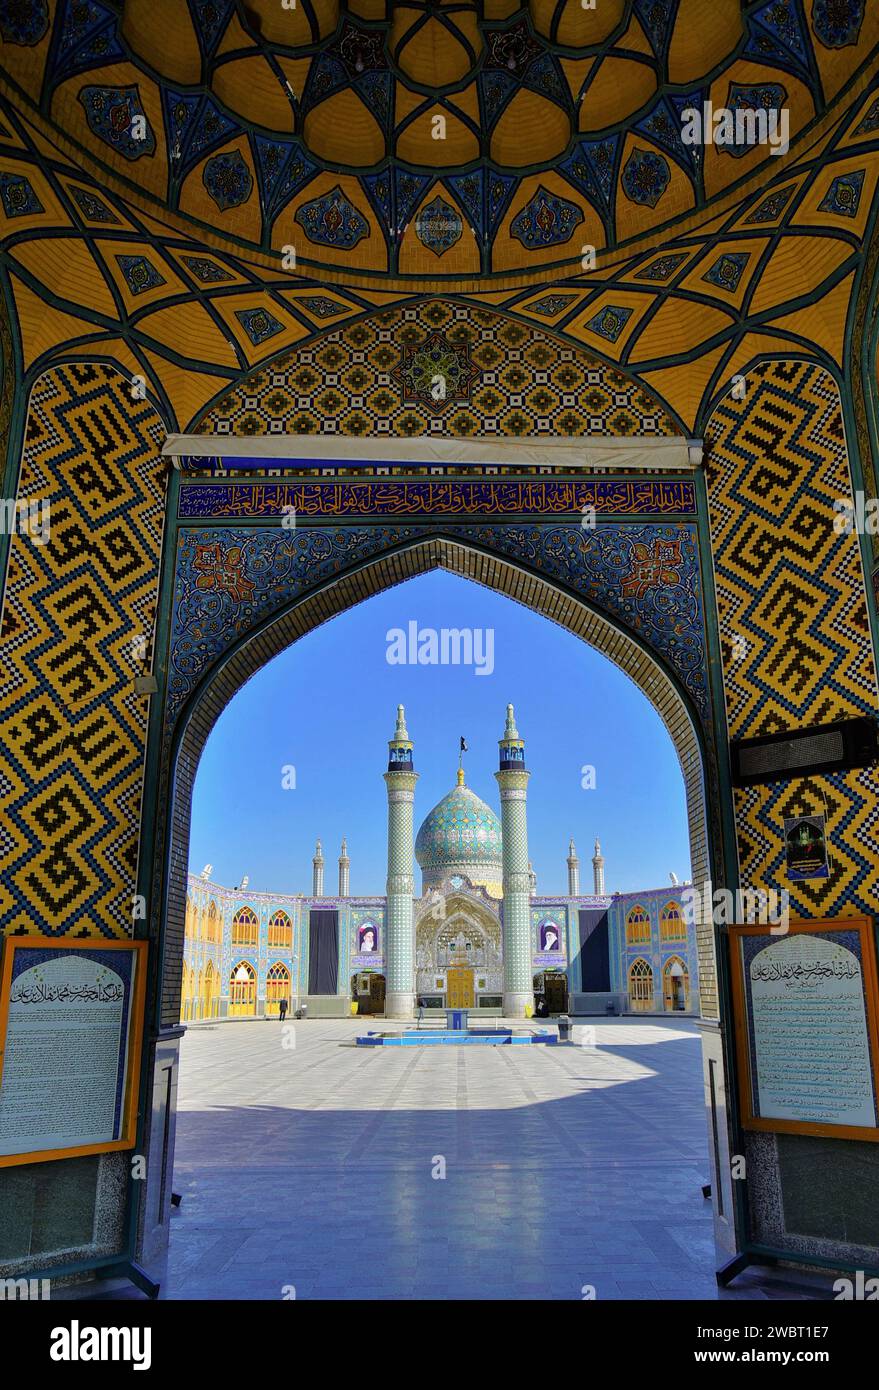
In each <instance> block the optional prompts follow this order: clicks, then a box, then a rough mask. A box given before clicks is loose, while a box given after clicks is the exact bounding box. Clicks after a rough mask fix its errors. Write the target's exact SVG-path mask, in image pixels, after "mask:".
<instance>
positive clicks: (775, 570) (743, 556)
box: [706, 361, 879, 916]
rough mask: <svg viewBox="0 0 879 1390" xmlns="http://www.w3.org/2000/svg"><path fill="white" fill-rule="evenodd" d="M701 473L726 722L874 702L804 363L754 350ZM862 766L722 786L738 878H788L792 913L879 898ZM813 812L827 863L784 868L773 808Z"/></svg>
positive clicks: (815, 713) (852, 550) (824, 430)
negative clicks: (730, 806) (731, 810)
mask: <svg viewBox="0 0 879 1390" xmlns="http://www.w3.org/2000/svg"><path fill="white" fill-rule="evenodd" d="M706 446H707V479H708V492H709V511H710V517H711V529H712V550H713V555H714V566H715V582H716V589H717V605H718V614H719V621H720V632H721V647H722V653H723V663H724V685H725V692H726V705H727V716H728V721H729V731H730V735H731V736H732V737H753V736H756V735H758V734H765V733H772V732H776V731H779V730H785V729H799V728H806V727H809V726H811V725H816V724H824V723H828V722H829V721H831V720H834V719H839V718H845V717H849V716H853V715H857V714H875V712H876V709H877V703H879V700H877V682H876V668H875V664H874V659H873V651H872V644H871V639H870V629H869V624H868V617H867V608H866V591H865V583H864V573H863V567H862V563H861V555H860V549H859V544H858V537H857V536H856V535H854V534H852V535H838V534H836V532H835V531H834V529H833V521H834V516H835V513H834V510H833V504H834V500H835V499H837V498H849V497H851V491H852V489H851V479H850V475H849V467H848V454H847V450H846V442H845V432H844V425H843V417H842V405H841V401H840V396H839V391H838V389H837V386H836V383H835V381H834V380H833V378H832V376H831V375H830V374H829V373H828V372H826V371H824V369H823V368H821V367H818V366H816V365H815V364H811V363H805V362H797V361H785V362H769V361H764V362H762V363H761V364H760V365H759V366H757V367H756V368H755V369H754V370H753V371H751V372H750V373H749V374H748V389H747V394H746V396H745V399H744V400H740V401H736V400H734V399H733V398H732V396H727V397H726V398H725V399H724V401H723V402H722V404H721V405H720V406H718V408H717V409H716V410H715V412H714V414H713V416H712V418H711V421H710V423H709V425H708V427H707V430H706ZM877 806H879V800H877V776H876V772H875V770H873V769H865V770H858V771H854V772H849V773H839V774H834V775H833V776H827V777H810V778H797V779H791V780H789V781H786V782H784V783H776V784H772V785H771V786H768V787H756V788H749V789H746V790H743V791H738V792H737V793H736V807H737V824H738V834H739V855H740V862H741V870H742V881H743V885H747V884H752V885H755V886H760V885H762V886H765V887H774V888H778V889H780V888H787V889H789V890H790V891H791V895H792V903H793V905H794V907H795V910H796V911H798V912H801V913H802V914H803V915H804V916H814V915H816V913H818V912H819V910H820V911H822V912H823V911H827V912H831V911H832V912H840V911H848V912H850V913H852V912H855V911H868V912H876V911H879V889H877V884H876V873H875V866H874V865H871V864H869V863H868V861H867V859H866V858H865V854H864V849H865V847H866V846H869V845H870V844H871V843H875V824H874V822H875V818H876V814H877ZM808 811H816V812H821V813H823V814H825V815H826V816H827V827H828V838H829V842H830V846H831V859H832V865H831V874H830V876H829V878H827V879H814V880H805V881H803V882H798V883H796V884H795V885H794V884H791V883H789V882H788V880H787V876H786V873H785V872H784V853H783V839H782V834H783V820H784V817H785V816H791V815H794V814H798V813H803V812H808Z"/></svg>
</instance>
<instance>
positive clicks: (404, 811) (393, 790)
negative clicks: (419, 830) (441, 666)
mask: <svg viewBox="0 0 879 1390" xmlns="http://www.w3.org/2000/svg"><path fill="white" fill-rule="evenodd" d="M417 781H418V773H417V772H416V771H415V768H414V766H413V763H412V742H411V740H410V738H409V734H408V733H407V731H406V712H405V710H404V709H403V706H402V705H398V706H397V727H396V728H395V730H394V737H393V738H392V739H389V740H388V770H387V772H386V773H385V784H386V786H387V789H388V884H387V914H388V915H387V925H386V927H385V976H386V981H387V984H386V994H385V1017H387V1018H412V1017H413V1016H414V1013H415V914H414V911H413V904H412V896H413V894H414V892H415V874H414V870H413V864H414V857H413V845H412V810H413V806H414V803H415V783H416V782H417Z"/></svg>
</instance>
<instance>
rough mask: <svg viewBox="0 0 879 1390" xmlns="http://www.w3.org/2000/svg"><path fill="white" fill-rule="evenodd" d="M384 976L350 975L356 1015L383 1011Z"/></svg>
mask: <svg viewBox="0 0 879 1390" xmlns="http://www.w3.org/2000/svg"><path fill="white" fill-rule="evenodd" d="M385 988H386V986H385V977H384V975H380V974H373V972H372V971H370V973H369V974H368V975H352V976H351V998H352V1000H353V1001H354V1002H355V1003H356V1004H357V1013H358V1015H361V1016H363V1015H369V1016H374V1015H376V1014H383V1013H384V1011H385Z"/></svg>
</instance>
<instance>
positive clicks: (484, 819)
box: [415, 772, 503, 897]
mask: <svg viewBox="0 0 879 1390" xmlns="http://www.w3.org/2000/svg"><path fill="white" fill-rule="evenodd" d="M415 858H416V859H417V860H418V863H419V866H420V868H421V872H422V877H423V886H424V889H425V891H426V890H427V889H428V888H430V887H432V886H434V885H437V884H440V883H442V881H443V879H446V878H449V877H450V876H451V875H452V874H462V875H464V876H465V877H466V878H469V879H470V881H471V883H473V884H476V885H477V886H479V887H484V888H486V889H488V891H489V892H490V893H492V895H493V896H498V897H500V896H501V883H502V879H503V866H502V853H501V823H500V821H499V820H498V818H497V816H496V815H495V813H494V811H493V810H492V809H491V807H490V806H487V805H486V803H485V802H484V801H483V800H481V798H480V797H478V796H477V795H476V793H475V792H473V791H471V790H470V788H469V787H468V786H465V784H464V774H463V772H459V773H458V783H457V786H455V787H453V788H452V790H451V791H450V792H449V793H448V795H447V796H444V797H443V799H442V801H439V802H438V803H437V805H436V806H434V808H433V810H432V811H431V812H430V813H429V815H428V816H426V817H425V819H424V821H423V822H422V825H421V829H420V830H419V831H418V836H417V838H416V840H415Z"/></svg>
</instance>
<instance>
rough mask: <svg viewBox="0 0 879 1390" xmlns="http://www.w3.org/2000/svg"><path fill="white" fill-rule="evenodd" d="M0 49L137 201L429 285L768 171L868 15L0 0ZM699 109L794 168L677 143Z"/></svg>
mask: <svg viewBox="0 0 879 1390" xmlns="http://www.w3.org/2000/svg"><path fill="white" fill-rule="evenodd" d="M0 38H2V45H0V66H2V68H3V69H4V70H5V74H6V86H7V90H9V89H10V88H15V89H17V92H18V95H19V97H21V96H25V97H26V98H27V100H28V102H29V103H30V104H31V105H32V107H33V108H35V112H39V114H40V116H41V118H42V119H43V120H44V121H46V122H47V123H48V125H49V126H51V127H52V128H54V131H55V132H57V134H58V137H59V139H62V140H63V141H64V143H65V147H66V148H68V149H69V150H70V151H74V152H75V153H76V156H77V158H79V159H80V160H81V161H82V162H83V164H84V167H86V168H88V169H89V171H90V172H91V173H92V174H94V175H96V176H97V177H98V178H99V179H106V180H108V181H110V183H111V186H113V187H115V188H116V190H117V191H118V192H121V193H123V194H128V195H129V196H132V197H135V198H136V199H137V200H138V202H139V205H140V206H141V207H145V208H148V207H150V206H152V207H154V209H155V208H159V207H161V208H162V209H163V210H166V211H169V212H170V213H171V214H173V216H174V219H175V221H177V220H178V219H182V220H183V222H185V224H187V225H189V226H190V229H194V228H197V227H199V226H200V227H202V228H204V229H205V230H206V231H208V230H209V234H210V236H211V238H212V239H215V238H219V239H221V240H223V241H228V243H229V246H230V248H231V247H234V246H238V248H239V249H251V250H256V249H258V250H260V251H262V252H263V253H264V254H265V253H270V254H273V255H274V256H277V254H278V253H279V252H281V251H282V248H284V247H289V246H292V247H294V248H295V251H296V257H297V263H298V264H299V266H300V267H312V268H314V269H316V270H318V269H319V270H321V271H329V272H332V271H333V270H345V271H349V272H350V271H353V272H357V273H358V275H360V276H363V275H366V276H367V277H369V276H380V275H387V274H390V275H393V276H395V277H399V278H402V279H406V278H409V277H412V278H414V279H422V280H425V279H429V280H430V283H431V284H433V285H436V284H438V283H442V282H449V281H452V280H455V279H458V280H460V279H462V277H468V276H474V277H476V276H481V277H483V278H484V277H485V276H496V277H498V279H499V280H501V279H504V278H505V279H507V280H508V279H509V277H510V276H511V275H516V274H518V275H522V274H523V273H524V274H528V273H529V272H532V271H533V272H535V273H536V274H537V275H541V276H542V277H543V278H546V272H547V271H549V270H559V271H563V272H564V271H567V272H568V273H570V271H571V268H572V266H573V265H574V264H575V263H579V261H580V258H581V254H582V247H583V246H584V245H592V246H595V247H597V248H599V249H601V248H616V247H618V246H620V245H623V244H629V243H632V242H633V241H634V240H635V239H637V238H640V237H643V236H645V234H661V232H662V229H666V228H669V227H671V226H674V227H675V228H678V229H680V228H684V229H685V228H687V227H689V226H692V225H693V224H694V222H696V221H699V220H704V219H705V217H706V215H707V213H712V212H714V210H715V209H717V210H721V209H722V208H724V207H727V206H729V204H730V202H731V200H733V199H735V198H736V197H737V196H740V195H741V194H742V193H747V192H748V191H749V190H750V189H753V187H754V186H755V184H756V183H758V182H760V181H761V180H763V181H765V180H766V179H768V178H770V177H777V175H778V174H779V173H780V172H781V171H782V169H783V168H784V167H785V165H786V164H787V163H788V162H790V161H791V160H792V159H793V158H794V157H795V156H796V154H797V153H802V150H803V148H804V147H805V145H806V144H807V143H808V140H809V132H813V133H815V132H817V129H818V127H819V125H820V122H821V120H822V118H823V117H824V116H825V113H827V111H828V110H829V109H830V108H832V107H833V106H834V104H835V103H836V102H837V100H838V98H839V97H840V96H841V95H842V94H843V93H844V92H845V91H846V90H849V89H851V88H852V87H854V86H856V85H857V83H858V81H859V79H860V74H861V72H862V70H863V69H864V67H865V65H866V64H867V62H868V60H869V58H870V56H871V53H872V51H873V49H874V47H875V45H876V43H877V40H879V4H873V3H866V0H756V2H755V3H749V2H748V0H599V3H597V4H596V5H595V6H594V8H592V9H585V8H584V7H583V4H582V3H581V0H558V2H556V0H530V3H528V4H526V5H524V6H521V5H517V4H516V3H515V0H481V3H467V0H455V2H454V3H443V0H428V2H427V3H425V2H424V0H412V3H402V4H393V5H391V4H385V3H382V2H381V0H349V3H348V4H340V3H338V0H295V3H294V4H292V6H291V5H289V4H285V3H282V0H250V3H247V4H245V3H242V2H241V0H125V3H124V4H122V3H118V4H113V3H111V2H110V0H100V2H99V0H57V3H56V2H55V0H10V3H8V4H5V5H3V6H2V7H0ZM707 101H711V102H712V103H713V104H714V106H715V107H718V106H724V107H727V108H731V109H751V110H755V109H763V110H766V111H772V110H775V111H782V110H783V111H785V112H787V113H788V117H789V121H790V138H791V140H792V142H793V149H792V151H791V153H790V155H778V154H775V155H773V154H772V152H771V148H770V147H768V146H767V145H765V144H764V145H758V146H753V145H751V146H748V145H744V146H743V145H735V144H733V145H729V146H726V147H722V146H717V145H708V146H707V147H705V148H703V147H701V146H695V145H687V144H685V143H684V142H683V141H682V138H681V130H682V121H681V113H682V112H683V111H684V110H685V109H686V108H687V107H691V106H695V107H697V108H700V109H701V107H702V105H703V103H704V102H707ZM654 239H655V235H654Z"/></svg>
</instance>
